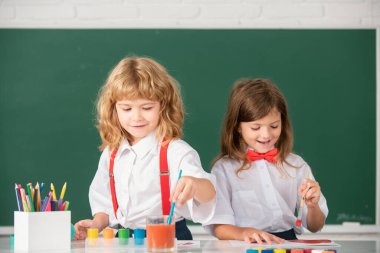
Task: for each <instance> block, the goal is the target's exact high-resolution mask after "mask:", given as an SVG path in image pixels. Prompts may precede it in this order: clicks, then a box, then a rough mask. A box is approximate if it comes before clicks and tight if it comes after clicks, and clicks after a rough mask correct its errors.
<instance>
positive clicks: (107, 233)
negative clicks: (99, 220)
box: [103, 228, 114, 246]
mask: <svg viewBox="0 0 380 253" xmlns="http://www.w3.org/2000/svg"><path fill="white" fill-rule="evenodd" d="M113 238H114V234H113V229H112V228H105V229H103V243H104V245H105V246H112V245H113V241H114V240H113Z"/></svg>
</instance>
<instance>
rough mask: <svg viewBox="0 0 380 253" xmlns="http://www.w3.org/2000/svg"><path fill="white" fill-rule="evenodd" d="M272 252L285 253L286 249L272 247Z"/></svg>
mask: <svg viewBox="0 0 380 253" xmlns="http://www.w3.org/2000/svg"><path fill="white" fill-rule="evenodd" d="M273 252H274V253H286V249H274V250H273Z"/></svg>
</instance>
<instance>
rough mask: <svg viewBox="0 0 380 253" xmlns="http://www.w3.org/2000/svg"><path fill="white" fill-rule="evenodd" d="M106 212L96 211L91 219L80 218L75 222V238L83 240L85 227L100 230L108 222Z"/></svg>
mask: <svg viewBox="0 0 380 253" xmlns="http://www.w3.org/2000/svg"><path fill="white" fill-rule="evenodd" d="M108 219H109V217H108V214H105V213H97V214H95V215H94V218H93V219H92V220H81V221H78V222H77V223H75V226H74V228H75V235H74V239H75V240H84V239H86V237H87V229H89V228H97V229H98V230H99V231H102V230H103V229H104V228H105V227H107V226H108V224H109V220H108Z"/></svg>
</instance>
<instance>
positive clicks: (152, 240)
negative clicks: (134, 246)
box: [146, 216, 175, 252]
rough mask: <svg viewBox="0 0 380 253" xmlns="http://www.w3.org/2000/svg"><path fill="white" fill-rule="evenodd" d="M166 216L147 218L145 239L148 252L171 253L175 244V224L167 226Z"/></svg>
mask: <svg viewBox="0 0 380 253" xmlns="http://www.w3.org/2000/svg"><path fill="white" fill-rule="evenodd" d="M165 218H166V216H162V217H149V218H147V224H146V237H147V241H148V250H149V251H150V252H172V251H174V246H175V245H174V242H175V224H170V225H169V224H167V223H166V222H167V219H165Z"/></svg>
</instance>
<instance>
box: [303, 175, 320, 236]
mask: <svg viewBox="0 0 380 253" xmlns="http://www.w3.org/2000/svg"><path fill="white" fill-rule="evenodd" d="M300 193H301V196H304V198H305V204H306V205H307V210H308V211H307V217H306V221H307V229H308V230H310V231H311V232H313V233H314V232H318V231H319V230H321V229H322V227H323V225H324V224H325V215H324V214H323V212H322V210H321V208H320V207H319V204H318V203H319V199H320V197H321V187H320V186H319V184H318V182H316V181H314V180H311V179H305V180H304V181H303V182H302V184H301V186H300Z"/></svg>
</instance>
